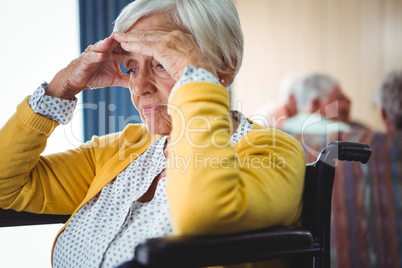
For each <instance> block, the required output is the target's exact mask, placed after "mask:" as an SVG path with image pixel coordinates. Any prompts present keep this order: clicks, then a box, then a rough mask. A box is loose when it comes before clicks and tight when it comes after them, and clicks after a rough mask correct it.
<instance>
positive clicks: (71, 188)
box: [0, 0, 305, 267]
mask: <svg viewBox="0 0 402 268" xmlns="http://www.w3.org/2000/svg"><path fill="white" fill-rule="evenodd" d="M242 53H243V39H242V32H241V28H240V23H239V19H238V16H237V12H236V9H235V7H234V5H233V3H232V1H231V0H219V1H216V0H204V1H198V0H187V1H179V0H136V1H134V2H132V3H131V4H129V5H128V6H127V7H125V9H124V10H123V11H122V12H121V14H120V15H119V17H118V18H117V20H116V23H115V30H114V32H113V34H112V35H111V36H110V37H107V38H106V39H104V40H102V41H99V42H97V43H96V44H94V45H92V46H89V47H88V48H87V49H86V50H85V52H84V53H82V54H81V55H80V57H78V58H77V59H75V60H74V61H72V62H71V63H70V64H69V65H68V66H67V67H66V68H65V69H63V70H61V71H60V72H59V73H57V74H56V76H55V77H54V78H53V80H52V81H50V82H49V84H46V83H44V84H42V85H41V86H40V87H39V88H38V89H37V90H36V91H35V92H34V94H33V95H32V96H30V97H27V98H26V99H25V100H24V101H23V102H22V103H21V104H20V105H19V106H18V108H17V112H16V114H15V115H14V116H13V117H12V118H11V119H10V120H9V121H8V122H7V124H6V125H5V126H4V127H3V128H2V129H1V132H0V137H1V140H2V143H1V145H0V154H1V161H0V162H1V168H0V175H1V176H0V178H1V179H0V189H1V195H0V206H1V207H2V208H5V209H15V210H18V211H20V210H24V211H30V212H36V213H50V214H72V216H71V218H70V220H69V221H68V222H67V224H66V225H65V226H64V227H63V228H62V230H61V231H60V232H59V234H58V236H57V238H56V240H55V244H54V249H53V259H52V260H53V265H54V266H55V267H76V266H81V267H115V266H118V265H120V264H122V263H124V262H126V261H129V260H132V259H133V257H134V255H133V254H134V248H135V246H136V245H137V244H138V243H139V242H140V241H142V240H144V239H146V238H150V237H155V236H167V235H187V234H197V235H198V234H220V233H229V232H238V231H245V230H251V229H257V228H262V227H267V226H272V225H277V224H284V225H297V224H298V222H299V220H300V213H301V206H302V204H301V195H302V188H303V177H304V165H305V163H304V154H303V151H302V149H301V147H300V145H299V144H298V143H297V142H296V141H295V140H294V139H292V138H291V137H290V136H288V135H286V134H284V133H283V132H280V131H276V130H273V129H264V128H262V127H260V126H258V125H257V124H255V123H253V122H252V121H250V120H248V119H246V118H245V117H244V116H243V115H242V114H241V113H239V112H235V111H230V110H229V93H228V90H227V88H226V87H228V86H229V85H230V84H231V83H232V81H233V79H234V77H235V75H236V73H237V71H238V70H239V67H240V65H241V61H242ZM121 60H122V61H123V63H124V65H125V66H126V67H127V69H128V74H123V73H122V72H121V70H120V67H119V66H120V61H121ZM112 85H117V86H124V87H127V88H129V90H130V92H131V96H132V101H133V103H134V105H135V107H136V108H137V109H138V111H139V112H140V115H141V118H142V120H143V124H137V125H128V126H127V127H126V128H125V130H124V131H122V132H121V133H115V134H110V135H107V136H104V137H94V138H93V139H92V140H91V141H90V142H87V143H85V144H83V145H82V146H80V147H79V148H77V149H74V150H69V151H67V152H64V153H58V154H53V155H49V156H41V155H40V154H41V152H42V151H43V149H44V148H45V146H46V140H47V138H48V136H49V135H50V134H51V133H52V131H53V130H54V128H55V127H56V126H57V125H58V124H59V123H66V122H68V121H69V119H70V117H71V114H72V110H73V109H74V105H75V97H74V96H75V95H76V94H77V93H79V92H81V91H82V90H85V89H88V88H99V87H104V86H112ZM55 103H57V104H58V105H55ZM47 107H52V109H47ZM53 107H56V108H55V109H53Z"/></svg>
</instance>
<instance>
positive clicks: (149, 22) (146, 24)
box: [127, 13, 180, 32]
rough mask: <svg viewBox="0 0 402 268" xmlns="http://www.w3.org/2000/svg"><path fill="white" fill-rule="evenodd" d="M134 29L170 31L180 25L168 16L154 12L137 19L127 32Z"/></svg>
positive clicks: (178, 28)
mask: <svg viewBox="0 0 402 268" xmlns="http://www.w3.org/2000/svg"><path fill="white" fill-rule="evenodd" d="M132 30H136V31H165V32H171V31H174V30H180V27H179V26H178V25H177V24H175V23H173V22H172V20H171V19H169V16H168V15H167V14H164V13H155V14H151V15H148V16H145V17H142V18H140V19H139V20H137V21H136V22H135V23H134V25H133V26H131V27H130V29H128V31H127V32H130V31H132Z"/></svg>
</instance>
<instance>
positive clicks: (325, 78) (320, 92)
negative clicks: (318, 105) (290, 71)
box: [294, 73, 339, 113]
mask: <svg viewBox="0 0 402 268" xmlns="http://www.w3.org/2000/svg"><path fill="white" fill-rule="evenodd" d="M337 86H339V83H338V81H337V80H335V79H334V78H333V77H331V76H329V75H326V74H319V73H316V74H311V75H308V76H306V77H304V78H303V79H301V81H300V83H298V84H297V85H296V86H295V89H294V96H295V99H296V103H297V110H298V112H305V113H311V112H314V111H311V109H312V101H313V100H314V99H319V100H320V101H321V102H325V101H326V100H327V99H328V96H329V95H330V94H331V93H332V92H333V90H334V89H335V88H336V87H337Z"/></svg>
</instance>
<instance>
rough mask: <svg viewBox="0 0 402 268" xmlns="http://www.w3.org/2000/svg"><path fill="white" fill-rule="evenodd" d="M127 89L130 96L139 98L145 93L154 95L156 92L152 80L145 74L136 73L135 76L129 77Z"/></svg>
mask: <svg viewBox="0 0 402 268" xmlns="http://www.w3.org/2000/svg"><path fill="white" fill-rule="evenodd" d="M129 88H130V91H131V94H134V95H135V96H141V95H144V94H147V93H154V92H155V91H156V88H155V85H154V83H152V78H151V76H150V75H149V74H147V73H145V72H138V73H137V74H136V75H131V76H130V81H129Z"/></svg>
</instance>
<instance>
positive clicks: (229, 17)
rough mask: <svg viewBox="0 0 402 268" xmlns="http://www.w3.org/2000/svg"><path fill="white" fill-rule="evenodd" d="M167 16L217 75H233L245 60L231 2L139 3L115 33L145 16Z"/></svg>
mask: <svg viewBox="0 0 402 268" xmlns="http://www.w3.org/2000/svg"><path fill="white" fill-rule="evenodd" d="M155 13H164V14H166V16H168V17H169V18H171V19H173V21H174V23H175V24H176V25H178V26H179V27H181V28H182V29H183V30H184V31H187V32H189V33H191V34H192V35H193V36H194V38H195V40H196V41H197V43H198V45H199V46H200V48H201V50H202V51H203V52H204V53H205V54H206V55H207V56H208V57H209V58H210V59H211V60H212V62H213V63H214V65H215V67H216V68H217V71H218V73H221V74H230V73H232V72H233V70H235V72H234V75H233V77H232V79H231V80H230V81H228V84H227V87H229V86H230V85H231V84H232V82H233V80H234V78H235V76H236V74H237V72H238V71H239V69H240V66H241V63H242V59H243V49H244V40H243V32H242V30H241V26H240V20H239V16H238V13H237V10H236V7H235V6H234V4H233V1H232V0H203V1H199V0H151V1H150V0H136V1H134V2H132V3H130V4H128V5H127V6H126V7H125V8H124V9H123V10H122V12H121V13H120V15H119V16H118V17H117V19H116V21H115V26H114V30H113V31H115V32H126V31H127V30H129V29H130V28H131V26H133V24H134V23H135V22H136V21H137V20H139V19H141V18H142V17H144V16H147V15H150V14H155Z"/></svg>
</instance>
